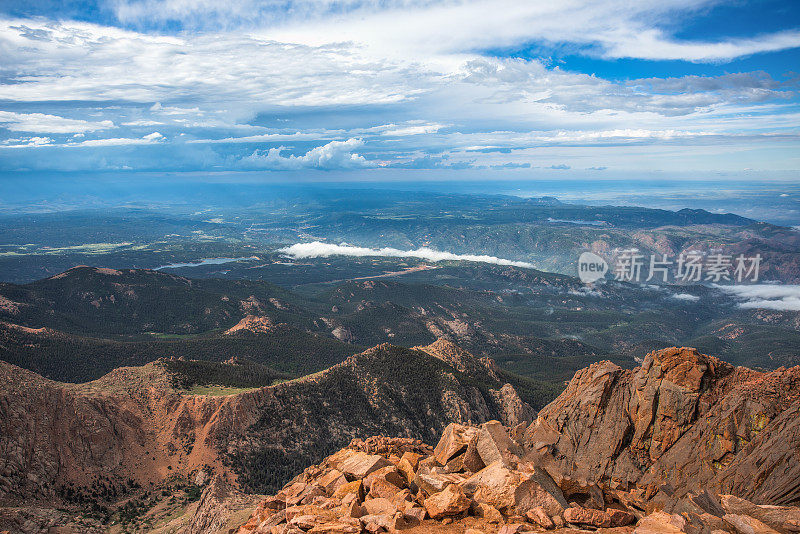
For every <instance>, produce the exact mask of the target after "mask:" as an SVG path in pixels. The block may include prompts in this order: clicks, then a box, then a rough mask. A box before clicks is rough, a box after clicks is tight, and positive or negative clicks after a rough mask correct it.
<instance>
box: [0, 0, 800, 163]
mask: <svg viewBox="0 0 800 534" xmlns="http://www.w3.org/2000/svg"><path fill="white" fill-rule="evenodd" d="M714 1H716V0H714ZM713 3H714V2H713V1H712V0H660V1H656V0H642V1H641V2H633V3H631V2H627V1H623V0H609V1H604V2H594V1H590V0H570V1H568V2H542V1H531V2H520V1H518V0H494V1H492V2H488V1H484V0H463V1H458V2H445V3H441V2H431V1H429V0H389V1H387V2H380V3H366V2H363V1H360V0H344V1H338V0H299V1H297V2H292V9H291V10H289V11H287V10H285V9H280V8H281V7H285V4H284V3H282V2H280V1H279V0H275V1H273V0H263V1H262V0H259V1H256V0H238V1H234V2H221V1H219V0H197V1H189V0H114V2H113V6H112V10H113V11H114V12H115V13H116V14H117V16H118V17H119V19H120V20H122V21H124V22H125V23H126V24H127V25H128V26H127V27H140V28H148V29H149V30H152V24H156V25H158V24H160V23H164V24H165V25H166V26H168V27H170V28H174V23H176V22H177V23H179V24H183V25H184V27H185V28H186V29H187V31H182V32H179V33H177V34H175V35H174V36H169V35H163V34H162V35H159V34H156V33H154V32H153V33H149V32H148V31H139V32H137V31H130V30H123V29H119V28H114V27H107V26H102V25H99V24H90V23H84V22H76V21H69V20H66V19H65V20H61V21H56V20H46V19H30V20H0V50H2V51H3V67H4V69H5V71H6V72H7V73H11V74H8V76H9V77H11V82H10V83H4V84H0V100H4V101H11V102H15V104H16V107H15V110H18V109H20V106H24V105H26V104H25V103H29V102H42V101H52V102H59V103H58V104H54V105H53V106H54V107H55V106H58V108H59V109H62V108H68V107H70V106H72V107H73V109H71V112H70V113H69V115H70V116H71V117H76V116H77V114H79V113H84V114H85V115H86V116H84V117H81V118H70V119H67V118H65V117H58V116H57V115H56V114H52V115H51V114H36V113H28V114H26V115H27V116H28V117H27V118H26V119H24V120H23V119H19V117H15V118H14V120H13V121H8V122H6V123H4V124H8V125H9V126H14V127H15V128H17V129H18V131H31V132H39V131H41V132H43V133H47V134H50V133H53V134H55V133H59V132H63V133H68V132H69V133H71V132H78V131H86V132H93V131H98V132H102V131H103V129H105V128H111V127H114V125H119V126H120V131H115V132H114V133H113V137H111V138H110V139H92V140H91V141H88V142H86V144H83V143H68V144H67V145H57V146H123V145H136V144H141V145H146V144H150V142H151V141H152V140H148V139H144V138H140V137H139V136H140V135H141V134H142V133H143V132H142V131H140V130H138V128H141V127H150V126H152V127H153V128H154V129H155V127H157V128H158V130H159V131H160V132H162V133H163V134H165V137H164V138H162V139H161V140H160V142H164V143H173V144H174V146H175V147H176V153H178V152H180V153H181V154H182V155H183V157H184V161H186V162H189V163H188V164H187V165H195V166H196V167H192V169H191V170H197V169H198V168H203V169H209V168H214V169H224V168H227V169H242V168H250V169H278V170H280V169H306V168H344V169H358V168H369V167H374V166H376V165H380V166H382V167H383V166H386V167H403V166H405V167H428V168H430V167H437V168H445V167H450V168H453V167H455V168H458V167H467V166H472V167H478V166H482V167H485V168H497V169H500V168H503V169H510V168H531V169H537V168H538V169H547V168H548V167H553V166H555V168H559V167H560V169H561V170H560V171H559V172H560V173H563V175H564V176H567V175H576V174H579V173H580V172H582V171H583V170H584V169H590V168H599V167H609V168H611V169H613V170H614V171H618V170H628V171H638V170H640V169H641V168H647V169H648V170H652V169H653V168H658V169H665V170H671V169H672V168H686V167H687V166H689V165H693V167H691V169H692V170H704V167H703V165H706V166H707V167H714V166H716V167H714V170H727V169H725V168H724V167H725V166H726V165H730V166H732V167H734V166H735V168H736V169H739V170H740V169H742V168H754V169H757V170H759V171H760V170H764V167H765V166H774V167H775V168H776V170H779V171H786V170H794V169H796V158H795V157H794V156H793V153H792V152H793V149H796V147H797V146H798V144H800V142H799V141H800V135H798V130H797V124H798V121H800V113H798V112H797V102H796V95H795V92H794V89H795V88H796V83H795V82H787V83H782V82H781V81H778V80H773V79H772V78H771V77H770V76H769V75H766V74H763V73H761V74H756V73H737V74H727V75H723V76H685V77H672V78H666V79H659V78H648V79H640V80H629V81H610V80H605V79H603V78H601V77H599V76H594V75H590V74H583V73H578V72H570V71H568V70H565V69H564V68H559V67H553V66H552V65H550V64H549V63H548V62H547V61H545V60H537V59H531V60H523V59H512V58H498V57H492V56H491V55H489V54H488V53H486V52H484V51H483V50H485V49H487V48H497V47H504V46H517V45H520V44H528V43H535V44H537V45H540V46H542V47H544V49H545V50H547V47H549V46H553V47H561V46H567V47H570V48H574V49H575V50H577V51H578V53H583V52H586V53H588V54H591V55H594V56H605V57H612V56H613V57H639V56H641V57H650V56H656V55H658V54H661V55H662V56H669V57H677V56H683V57H682V58H683V59H686V60H690V61H719V60H722V59H724V58H725V57H738V55H742V54H745V55H746V54H752V53H755V52H758V51H759V50H768V49H769V50H772V49H779V48H780V47H792V46H796V44H800V41H798V40H797V39H796V37H797V35H795V34H793V33H791V32H788V33H781V34H772V35H764V36H760V37H757V38H751V39H749V40H743V39H721V40H719V42H710V43H693V42H685V41H681V40H678V39H676V38H674V37H673V36H672V35H671V34H669V33H668V32H666V30H659V29H658V28H659V27H664V28H672V26H668V25H666V24H664V23H665V22H672V21H674V20H675V17H676V16H679V15H682V14H683V15H687V16H691V15H692V14H694V13H695V11H697V10H700V9H704V8H706V7H708V6H711V5H713ZM54 19H55V15H54ZM564 21H569V23H568V24H567V23H565V22H564ZM198 27H200V28H202V29H203V30H204V31H200V32H193V31H191V30H192V29H196V28H198ZM796 41H797V43H795V42H796ZM131 58H135V59H134V60H131ZM793 95H794V96H793ZM787 98H788V100H787ZM792 98H794V100H792ZM76 100H77V101H84V102H83V103H81V104H80V105H78V106H77V107H75V105H74V104H73V103H72V102H73V101H76ZM110 101H113V102H114V103H115V106H117V105H118V106H120V107H122V108H123V109H122V110H120V111H114V110H113V109H112V107H113V106H109V105H99V104H96V102H110ZM36 105H37V106H38V104H36ZM31 107H33V104H32V105H31ZM37 109H39V108H38V107H37ZM317 112H319V113H317ZM5 113H10V112H5ZM15 115H22V114H19V113H18V114H15ZM37 115H38V117H37ZM45 118H47V121H45ZM59 119H60V120H59ZM109 119H112V120H109ZM65 121H73V122H71V123H70V122H65ZM45 123H47V125H48V127H49V128H50V129H41V130H35V129H31V128H34V127H35V128H43V127H44V125H45ZM56 123H58V124H56ZM25 124H27V126H25ZM37 124H38V125H37ZM34 125H37V126H34ZM265 125H268V126H265ZM275 125H278V126H280V127H279V128H278V127H275ZM632 125H633V126H632ZM22 128H29V129H28V130H23V129H22ZM59 128H60V129H59ZM108 135H112V134H108ZM13 137H21V136H20V135H14V136H13ZM88 137H99V135H91V136H88ZM352 139H362V140H363V141H364V142H366V144H367V146H368V147H369V154H368V156H367V158H365V157H363V156H362V155H359V154H355V153H354V152H353V149H352V148H349V149H348V147H347V146H341V145H338V144H337V143H350V142H351V140H352ZM290 141H307V142H309V144H311V146H314V145H320V146H319V147H317V148H316V149H312V150H311V151H309V153H306V154H300V155H297V156H295V155H288V154H287V152H288V149H284V148H283V147H278V146H277V145H279V144H282V143H284V144H286V145H288V144H289V142H290ZM245 143H263V145H261V146H259V150H256V151H253V147H246V146H238V147H237V146H233V145H236V144H245ZM53 144H54V145H56V143H53ZM198 145H208V146H198ZM222 145H228V146H222ZM29 146H30V147H34V146H36V145H33V144H30V145H28V144H23V143H19V144H17V145H16V146H15V148H20V150H18V151H14V152H8V153H9V154H12V153H13V154H14V157H15V158H18V159H17V161H15V162H13V165H14V166H15V167H16V166H18V167H25V168H37V166H41V165H49V164H51V163H52V164H53V165H55V163H54V162H50V161H38V160H36V157H35V156H33V155H32V156H30V158H29V160H27V161H24V164H25V165H22V164H21V163H23V161H22V158H23V156H21V155H20V154H22V153H23V152H25V149H26V147H29ZM302 146H304V147H305V146H308V145H306V144H304V145H302ZM475 147H496V148H497V149H498V150H497V151H495V152H491V151H480V152H472V153H467V151H468V150H470V149H471V148H475ZM572 147H591V149H592V150H574V149H573V148H572ZM618 147H620V148H618ZM741 147H745V148H747V150H742V149H741ZM759 147H765V148H759ZM292 148H295V147H292ZM759 150H761V152H759ZM30 151H31V152H32V153H33V152H34V151H33V149H31V150H30ZM501 151H502V152H501ZM512 151H513V152H512ZM112 152H113V151H111V150H108V151H104V154H103V155H102V159H103V161H104V162H105V163H104V164H106V163H107V164H108V165H116V164H123V163H124V164H126V165H127V164H131V165H134V166H136V165H140V166H142V168H146V167H147V166H148V165H150V166H154V165H155V163H154V160H152V159H150V158H147V157H145V156H139V157H138V158H137V156H136V154H135V150H129V151H125V152H127V153H128V154H126V155H125V156H124V158H123V156H121V155H120V156H119V157H120V158H122V159H124V161H121V160H120V161H119V162H115V161H114V158H115V157H116V156H115V155H114V154H112ZM119 152H120V153H121V152H123V151H119ZM795 153H796V152H795ZM765 154H767V155H766V156H765ZM776 154H777V155H776ZM730 155H733V157H728V156H730ZM426 158H427V159H426ZM86 162H87V165H89V167H88V168H92V165H93V163H92V162H91V161H89V160H88V159H87V160H86ZM378 162H379V163H378ZM3 163H6V162H3ZM565 167H570V169H566V168H565ZM770 168H771V167H770ZM767 170H770V169H769V168H768V169H767ZM503 172H506V171H503ZM548 172H550V171H548ZM586 172H588V171H586Z"/></svg>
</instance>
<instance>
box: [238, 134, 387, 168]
mask: <svg viewBox="0 0 800 534" xmlns="http://www.w3.org/2000/svg"><path fill="white" fill-rule="evenodd" d="M363 144H364V141H362V140H361V139H348V140H346V141H331V142H330V143H327V144H325V145H322V146H318V147H315V148H312V149H311V150H309V151H308V152H306V153H305V154H304V155H302V156H294V155H289V156H282V155H281V153H282V152H283V151H284V150H285V147H277V148H270V149H269V150H268V151H266V152H264V151H261V150H256V151H254V152H253V153H252V154H251V155H250V156H248V157H246V158H243V159H242V163H243V165H244V166H245V167H246V168H257V169H265V170H299V169H328V170H334V169H364V168H368V167H374V166H375V163H374V162H372V161H368V160H367V159H365V158H364V156H362V155H360V154H356V153H355V152H353V149H355V148H358V147H360V146H362V145H363Z"/></svg>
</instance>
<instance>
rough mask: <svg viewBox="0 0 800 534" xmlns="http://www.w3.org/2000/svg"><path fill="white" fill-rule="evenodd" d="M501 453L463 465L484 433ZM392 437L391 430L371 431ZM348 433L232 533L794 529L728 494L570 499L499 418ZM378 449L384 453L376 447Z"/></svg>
mask: <svg viewBox="0 0 800 534" xmlns="http://www.w3.org/2000/svg"><path fill="white" fill-rule="evenodd" d="M481 436H482V437H483V439H484V440H490V441H491V443H492V446H491V447H489V448H485V447H484V448H482V450H483V452H484V454H483V455H481V459H483V460H485V461H487V462H488V461H490V460H491V459H492V458H491V456H492V454H494V453H492V452H487V451H489V450H493V451H499V453H500V456H501V459H499V460H496V461H494V462H491V463H489V464H488V465H486V464H481V465H480V466H478V467H475V468H474V469H473V468H469V467H466V465H467V464H468V462H467V460H466V459H467V456H468V455H469V454H471V453H470V450H471V449H470V444H472V443H474V442H475V441H476V440H477V439H480V437H481ZM373 441H374V442H376V443H378V442H380V443H384V444H386V443H391V442H392V441H393V440H392V439H391V438H374V439H373ZM363 444H364V442H354V443H353V444H352V445H351V446H350V447H347V448H345V449H342V450H340V451H338V452H337V453H335V454H333V455H332V456H330V457H328V458H326V459H325V460H323V461H322V462H321V463H320V464H318V465H314V466H311V467H309V468H307V469H305V470H304V471H303V473H302V474H300V475H298V476H297V477H296V478H295V479H293V480H292V481H291V482H289V483H288V484H287V485H286V486H284V488H283V489H281V490H280V491H279V492H277V493H276V494H275V495H274V496H270V497H267V498H265V499H264V500H262V501H261V502H260V503H259V505H258V506H257V507H256V508H255V509H254V511H253V513H252V514H251V515H250V517H249V518H248V519H247V520H246V521H245V522H243V523H242V525H241V526H240V527H239V528H238V530H235V531H232V532H237V534H266V533H269V534H289V533H292V534H302V533H306V532H307V533H312V534H316V533H322V532H338V533H353V534H361V533H363V534H367V533H370V534H377V533H380V532H387V531H388V532H390V533H394V532H397V531H403V530H409V531H410V532H415V533H416V532H419V533H423V532H440V533H447V534H455V533H459V534H460V533H463V532H467V533H468V534H476V533H485V532H497V533H499V534H519V533H523V532H533V531H545V530H552V531H554V532H560V533H566V532H575V531H576V529H577V530H579V531H583V532H586V531H587V530H597V529H603V531H604V532H617V533H619V534H622V533H625V534H629V533H631V532H632V531H633V533H634V534H682V533H685V534H700V533H707V534H711V533H712V532H713V533H715V534H776V533H779V534H793V533H796V532H800V522H798V519H799V518H800V508H797V507H791V506H764V505H756V504H753V503H752V502H749V501H747V500H744V499H740V498H737V497H733V496H731V495H712V494H709V493H707V492H703V493H699V494H688V495H687V496H686V497H685V498H682V499H680V500H679V501H678V503H677V505H675V506H673V508H672V509H670V510H664V509H660V508H654V509H653V510H651V511H649V513H647V512H644V511H643V510H642V509H640V508H638V507H637V504H636V503H634V502H632V501H628V502H622V501H620V500H619V499H618V495H617V494H616V493H615V491H614V490H613V489H611V488H609V487H604V488H602V489H600V488H598V490H597V491H598V492H599V496H598V499H597V500H595V501H591V502H587V503H585V505H581V504H579V503H577V502H575V501H572V502H568V501H567V497H566V495H568V494H569V493H570V492H572V491H574V490H575V488H576V484H577V483H576V481H575V479H570V478H568V477H563V478H562V480H561V483H560V484H559V483H557V482H556V480H554V479H553V478H552V477H550V475H549V474H548V473H547V472H546V471H545V470H544V469H542V468H541V466H540V465H538V464H537V463H536V462H535V461H530V460H527V459H524V458H521V457H520V456H519V455H518V454H517V453H523V449H522V448H521V447H520V445H519V444H517V443H515V442H514V440H513V439H512V438H511V436H510V435H509V434H508V433H507V432H506V429H505V428H503V427H502V426H501V425H500V424H499V422H497V421H490V422H487V423H484V424H482V425H480V426H477V427H475V426H465V425H458V424H451V425H449V426H448V427H447V428H446V429H445V431H444V433H443V434H442V437H441V439H440V440H439V442H438V444H437V446H436V448H435V449H434V450H433V451H430V450H428V451H425V452H417V451H419V450H420V449H419V448H418V447H413V448H412V447H410V446H409V444H408V443H407V442H402V441H401V442H399V443H398V444H397V446H395V447H392V448H390V447H383V448H381V449H377V448H376V449H370V448H367V449H366V450H365V448H364V446H363ZM379 451H381V452H379Z"/></svg>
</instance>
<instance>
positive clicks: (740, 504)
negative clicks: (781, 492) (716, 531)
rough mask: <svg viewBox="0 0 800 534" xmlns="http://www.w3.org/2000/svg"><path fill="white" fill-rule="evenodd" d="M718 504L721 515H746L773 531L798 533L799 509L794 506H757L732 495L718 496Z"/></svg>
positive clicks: (799, 530) (799, 524)
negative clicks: (722, 511)
mask: <svg viewBox="0 0 800 534" xmlns="http://www.w3.org/2000/svg"><path fill="white" fill-rule="evenodd" d="M720 502H721V507H722V508H723V509H724V511H725V513H724V514H722V515H725V514H736V515H748V516H750V517H754V518H756V519H758V520H759V521H761V522H762V523H765V524H766V525H768V526H770V527H771V528H773V529H775V530H784V531H786V532H800V528H798V526H800V508H797V507H795V506H769V505H758V504H753V503H751V502H750V501H746V500H744V499H740V498H738V497H734V496H733V495H720Z"/></svg>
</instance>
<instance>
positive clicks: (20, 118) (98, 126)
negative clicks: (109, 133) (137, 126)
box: [0, 111, 114, 134]
mask: <svg viewBox="0 0 800 534" xmlns="http://www.w3.org/2000/svg"><path fill="white" fill-rule="evenodd" d="M0 126H2V127H3V128H7V129H8V130H11V131H12V132H46V133H51V134H66V133H76V132H94V131H97V130H107V129H109V128H113V127H114V123H113V122H111V121H108V120H105V121H98V122H90V121H85V120H80V119H67V118H64V117H59V116H58V115H48V114H45V113H14V112H11V111H0Z"/></svg>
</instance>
